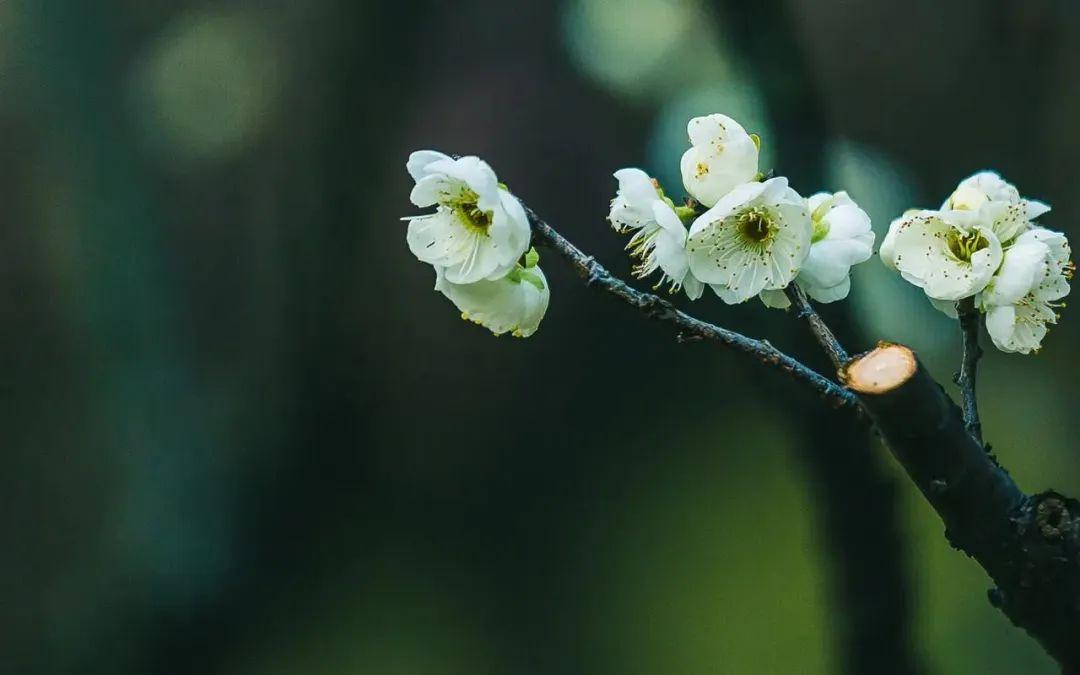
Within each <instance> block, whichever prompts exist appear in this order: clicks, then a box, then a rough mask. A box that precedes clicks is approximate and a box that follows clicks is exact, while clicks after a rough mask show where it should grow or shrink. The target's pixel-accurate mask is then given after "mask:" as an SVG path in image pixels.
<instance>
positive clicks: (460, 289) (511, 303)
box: [435, 251, 551, 337]
mask: <svg viewBox="0 0 1080 675" xmlns="http://www.w3.org/2000/svg"><path fill="white" fill-rule="evenodd" d="M538 259H539V256H537V255H536V252H535V251H530V252H529V253H528V254H527V255H526V262H525V264H524V265H520V264H517V265H515V266H514V268H513V269H512V270H510V272H509V273H507V274H506V275H504V276H503V277H501V278H499V279H495V280H489V279H482V280H480V281H475V282H473V283H470V284H456V283H453V282H452V281H450V280H449V279H448V278H447V276H446V273H445V271H444V270H443V268H441V267H436V268H435V290H437V291H440V292H442V294H443V295H445V296H446V297H447V298H448V299H449V300H450V301H451V302H453V303H454V305H455V306H457V308H458V309H459V310H461V318H462V319H465V320H467V321H472V322H473V323H476V324H479V325H481V326H484V327H485V328H487V329H488V330H490V331H491V332H492V333H494V334H495V335H502V334H503V333H511V334H512V335H513V336H514V337H529V336H530V335H532V334H533V333H535V332H536V330H537V328H539V327H540V321H541V319H543V318H544V313H545V312H547V308H548V302H549V300H550V299H551V291H550V289H549V288H548V283H547V278H546V277H545V276H544V273H543V272H542V271H541V270H540V267H539V266H537V264H536V262H537V260H538Z"/></svg>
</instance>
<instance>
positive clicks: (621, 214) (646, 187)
mask: <svg viewBox="0 0 1080 675" xmlns="http://www.w3.org/2000/svg"><path fill="white" fill-rule="evenodd" d="M615 178H616V179H618V181H619V189H618V192H617V193H616V195H615V199H613V200H612V202H611V212H610V214H609V215H608V220H610V221H611V226H612V227H613V228H614V229H615V230H616V231H617V232H633V233H634V235H633V236H632V237H631V238H630V242H629V243H628V244H627V245H626V248H627V249H628V250H629V251H630V254H631V255H632V256H634V257H636V258H638V260H639V263H638V264H637V265H635V266H634V275H635V276H637V277H638V278H639V279H644V278H645V277H648V276H649V275H651V274H653V273H654V272H656V271H657V270H660V272H661V274H662V276H661V278H660V282H659V284H663V283H665V282H667V283H668V284H669V285H670V287H671V291H672V292H675V291H677V290H678V289H679V288H680V287H681V288H682V289H683V290H684V291H686V295H687V296H688V297H689V298H690V299H691V300H697V299H698V298H700V297H701V294H702V292H704V290H705V285H704V284H702V283H701V282H700V281H698V280H697V279H695V278H694V276H693V275H692V274H690V273H689V270H690V267H689V261H688V260H687V255H686V239H687V233H686V226H685V225H683V223H682V221H681V220H680V219H679V216H678V214H676V212H675V209H674V207H673V206H672V204H671V202H670V201H669V200H668V199H666V198H665V197H664V196H663V194H662V193H661V192H660V190H659V189H658V188H657V186H656V183H655V182H654V181H653V180H652V179H651V178H649V176H648V174H646V173H645V172H644V171H642V170H641V169H620V170H619V171H616V172H615ZM659 284H658V285H659Z"/></svg>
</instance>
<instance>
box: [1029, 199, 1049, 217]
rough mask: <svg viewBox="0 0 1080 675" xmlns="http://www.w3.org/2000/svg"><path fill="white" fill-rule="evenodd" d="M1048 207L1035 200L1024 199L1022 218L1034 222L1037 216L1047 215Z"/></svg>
mask: <svg viewBox="0 0 1080 675" xmlns="http://www.w3.org/2000/svg"><path fill="white" fill-rule="evenodd" d="M1049 212H1050V205H1049V204H1045V203H1043V202H1040V201H1038V200H1037V199H1025V200H1024V216H1025V217H1026V218H1027V219H1028V220H1035V219H1036V218H1038V217H1039V216H1041V215H1043V214H1045V213H1049Z"/></svg>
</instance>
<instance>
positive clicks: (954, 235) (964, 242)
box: [945, 230, 990, 262]
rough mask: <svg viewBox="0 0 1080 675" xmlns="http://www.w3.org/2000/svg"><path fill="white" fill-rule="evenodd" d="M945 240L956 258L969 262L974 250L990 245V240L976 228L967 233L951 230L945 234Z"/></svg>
mask: <svg viewBox="0 0 1080 675" xmlns="http://www.w3.org/2000/svg"><path fill="white" fill-rule="evenodd" d="M945 242H946V243H947V244H948V246H949V251H950V252H951V253H952V254H953V255H954V256H956V259H957V260H963V261H964V262H971V256H973V255H975V252H976V251H981V250H983V249H984V248H986V247H987V246H989V245H990V242H989V241H987V239H986V237H984V236H983V235H982V233H981V232H979V231H978V230H976V231H974V232H968V233H964V232H960V231H958V230H953V231H952V232H950V233H949V234H948V236H946V238H945Z"/></svg>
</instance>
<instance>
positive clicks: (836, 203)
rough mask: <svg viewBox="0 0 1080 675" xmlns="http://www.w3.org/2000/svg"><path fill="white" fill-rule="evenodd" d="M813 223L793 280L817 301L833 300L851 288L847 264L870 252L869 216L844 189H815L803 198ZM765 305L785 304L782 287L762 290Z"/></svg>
mask: <svg viewBox="0 0 1080 675" xmlns="http://www.w3.org/2000/svg"><path fill="white" fill-rule="evenodd" d="M806 208H807V210H808V211H809V212H810V222H811V224H812V226H813V229H812V234H811V238H810V254H809V255H808V256H806V260H805V261H803V264H802V268H801V269H800V270H799V274H798V276H796V277H795V283H796V284H798V285H799V287H800V288H802V289H803V290H804V291H806V294H807V295H809V296H810V297H811V298H813V299H814V300H817V301H818V302H822V303H827V302H836V301H837V300H843V299H844V298H846V297H847V296H848V293H849V292H850V290H851V268H852V267H853V266H854V265H858V264H859V263H863V262H866V261H867V260H869V259H870V258H871V257H872V256H873V254H874V231H873V230H872V229H870V216H868V215H867V214H866V211H863V210H862V209H861V208H859V205H858V204H856V203H855V202H854V201H853V200H852V199H851V197H850V196H848V193H847V192H843V191H841V192H837V193H835V194H830V193H828V192H819V193H817V194H815V195H812V196H811V197H809V198H808V199H807V200H806ZM761 300H762V302H764V303H765V304H766V305H767V306H769V307H780V308H784V307H788V306H789V305H790V304H791V303H790V301H788V299H787V296H786V295H785V294H784V293H783V292H782V291H762V292H761Z"/></svg>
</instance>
